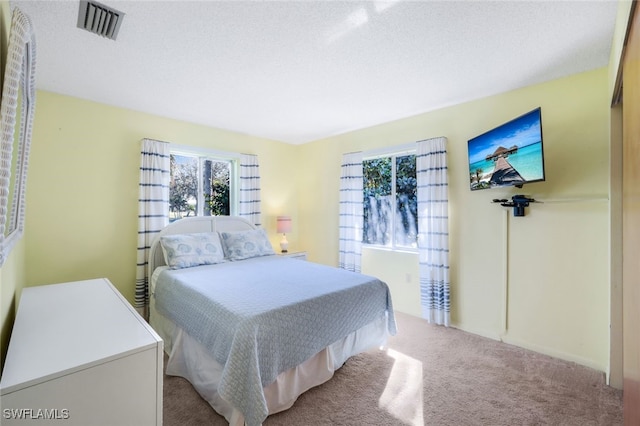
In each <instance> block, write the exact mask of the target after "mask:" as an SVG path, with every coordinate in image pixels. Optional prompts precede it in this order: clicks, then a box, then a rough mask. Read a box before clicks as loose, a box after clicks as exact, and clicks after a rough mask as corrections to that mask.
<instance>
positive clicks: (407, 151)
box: [362, 143, 418, 253]
mask: <svg viewBox="0 0 640 426" xmlns="http://www.w3.org/2000/svg"><path fill="white" fill-rule="evenodd" d="M416 154H417V147H416V144H415V143H411V144H404V145H398V146H395V147H390V148H380V149H375V150H369V151H365V152H363V155H362V162H363V163H364V162H365V161H367V160H374V159H376V158H383V157H392V162H391V164H392V169H391V182H392V185H391V195H392V197H393V200H394V202H397V200H396V162H395V161H394V160H395V157H403V156H405V155H416ZM363 168H364V165H363ZM363 172H364V169H363ZM363 175H364V173H363ZM363 216H364V214H363ZM363 219H364V217H363ZM395 226H396V215H395V214H393V215H391V229H393V230H394V232H392V235H391V245H388V246H385V245H382V244H371V243H365V242H364V241H362V246H363V247H366V248H372V249H377V250H388V251H396V252H408V253H418V247H417V244H416V247H415V248H413V247H407V246H398V245H396V238H395Z"/></svg>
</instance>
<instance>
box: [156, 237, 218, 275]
mask: <svg viewBox="0 0 640 426" xmlns="http://www.w3.org/2000/svg"><path fill="white" fill-rule="evenodd" d="M160 245H161V246H162V251H163V252H164V260H165V262H166V264H167V265H168V266H169V267H170V268H171V269H181V268H189V267H191V266H198V265H213V264H215V263H220V262H224V251H223V250H222V245H221V244H220V237H218V234H216V233H215V232H201V233H195V234H175V235H165V236H162V237H160Z"/></svg>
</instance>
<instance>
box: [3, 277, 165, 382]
mask: <svg viewBox="0 0 640 426" xmlns="http://www.w3.org/2000/svg"><path fill="white" fill-rule="evenodd" d="M159 342H161V339H160V337H158V335H157V334H156V333H155V332H154V331H153V329H151V327H150V326H149V325H148V324H147V323H146V322H145V321H144V320H143V319H142V317H141V316H140V315H138V314H137V312H136V311H135V310H134V309H133V307H132V306H131V305H130V304H129V303H128V302H127V301H126V300H125V299H124V297H123V296H122V295H121V294H120V293H119V292H118V291H117V290H116V288H115V287H114V286H113V285H112V284H111V283H110V282H109V281H108V280H107V279H103V278H101V279H94V280H87V281H77V282H71V283H63V284H52V285H45V286H38V287H28V288H25V289H23V290H22V295H21V298H20V305H19V306H18V312H17V315H16V320H15V323H14V326H13V331H12V335H11V340H10V342H9V349H8V351H7V358H6V361H5V365H4V369H3V374H2V379H1V381H0V394H5V393H7V392H10V391H13V390H16V388H21V387H24V386H28V385H33V384H35V383H39V382H42V381H44V380H50V379H52V378H54V377H58V376H61V375H64V374H68V373H70V372H72V371H76V370H79V369H82V368H88V367H89V366H91V365H97V364H100V363H103V362H107V361H109V360H111V359H116V358H119V357H121V356H124V355H126V354H128V353H135V352H138V351H141V350H145V349H148V348H151V347H157V345H158V343H159Z"/></svg>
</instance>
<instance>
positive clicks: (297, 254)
mask: <svg viewBox="0 0 640 426" xmlns="http://www.w3.org/2000/svg"><path fill="white" fill-rule="evenodd" d="M278 256H284V257H290V258H292V259H300V260H307V252H306V251H290V252H287V253H278Z"/></svg>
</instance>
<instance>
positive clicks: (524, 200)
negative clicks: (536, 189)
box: [493, 195, 539, 217]
mask: <svg viewBox="0 0 640 426" xmlns="http://www.w3.org/2000/svg"><path fill="white" fill-rule="evenodd" d="M493 202H494V203H499V204H500V205H501V206H502V207H513V216H515V217H521V216H524V213H525V210H524V209H525V207H529V203H537V202H539V201H536V200H534V199H533V198H529V197H527V196H526V195H514V196H513V197H511V201H509V200H507V199H506V198H503V199H498V198H496V199H494V200H493Z"/></svg>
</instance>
